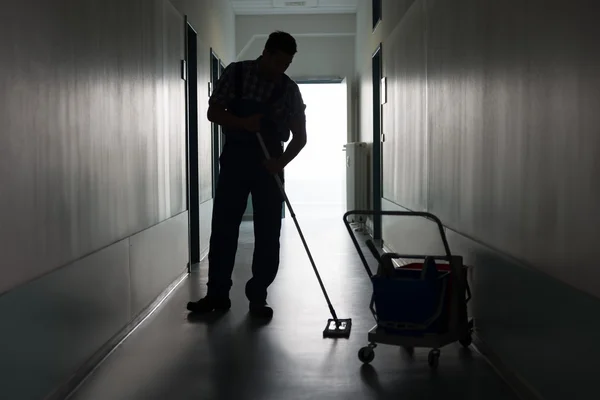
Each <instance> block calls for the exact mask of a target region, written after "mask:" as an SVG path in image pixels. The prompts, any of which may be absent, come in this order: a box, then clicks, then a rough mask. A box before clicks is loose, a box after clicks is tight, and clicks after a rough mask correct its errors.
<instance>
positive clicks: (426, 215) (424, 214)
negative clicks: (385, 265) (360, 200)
mask: <svg viewBox="0 0 600 400" xmlns="http://www.w3.org/2000/svg"><path fill="white" fill-rule="evenodd" d="M351 215H365V216H369V215H371V216H375V215H378V216H379V215H381V216H383V215H396V216H401V217H423V218H427V219H429V220H432V221H433V222H435V223H436V224H437V226H438V229H439V231H440V235H441V237H442V242H443V243H444V250H445V251H446V257H448V260H450V259H451V257H452V253H451V252H450V246H449V245H448V240H447V239H446V234H445V233H444V225H443V224H442V221H440V219H439V218H438V217H436V216H435V215H433V214H431V213H428V212H422V211H372V210H352V211H348V212H346V213H345V214H344V224H345V225H346V229H347V230H348V233H349V234H350V238H351V239H352V243H354V247H355V248H356V251H357V252H358V255H359V256H360V260H361V261H362V263H363V265H364V267H365V270H366V271H367V274H368V275H369V277H372V276H373V272H372V271H371V268H369V264H368V263H367V260H366V259H365V256H364V254H363V252H362V251H361V250H360V245H359V244H358V240H357V239H356V236H355V235H354V233H353V232H352V227H351V226H350V222H349V221H348V217H349V216H351ZM371 245H372V243H371ZM367 246H368V247H369V250H371V252H372V251H373V250H372V249H371V246H369V244H368V243H367Z"/></svg>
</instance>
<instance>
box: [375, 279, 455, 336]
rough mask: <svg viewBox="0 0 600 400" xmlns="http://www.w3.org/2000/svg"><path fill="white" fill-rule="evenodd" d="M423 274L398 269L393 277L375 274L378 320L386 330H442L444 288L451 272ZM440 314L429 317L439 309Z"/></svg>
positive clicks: (407, 332)
mask: <svg viewBox="0 0 600 400" xmlns="http://www.w3.org/2000/svg"><path fill="white" fill-rule="evenodd" d="M435 272H436V273H434V274H427V275H428V276H427V277H425V279H422V278H421V271H420V270H415V269H402V268H399V269H396V270H395V271H394V273H393V275H392V276H391V277H384V276H377V275H376V276H373V277H372V278H371V281H372V283H373V303H374V305H375V312H376V318H377V321H378V324H379V326H380V327H381V328H383V329H385V330H386V331H389V332H393V333H398V334H402V335H409V336H420V335H423V334H425V333H441V332H440V331H441V330H443V329H444V326H445V325H446V326H447V324H445V323H444V322H445V321H447V308H448V307H446V298H445V297H446V296H445V293H446V292H447V291H446V290H445V288H447V287H448V282H449V277H450V273H449V272H447V271H435ZM440 302H441V304H440ZM440 305H441V311H442V312H441V314H440V315H439V317H438V318H436V319H435V320H433V321H430V319H432V317H434V316H435V314H436V313H437V312H438V311H439V310H440ZM394 323H410V324H417V325H425V324H429V326H428V327H427V328H425V329H405V328H401V327H394Z"/></svg>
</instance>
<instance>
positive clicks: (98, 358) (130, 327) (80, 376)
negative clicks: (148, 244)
mask: <svg viewBox="0 0 600 400" xmlns="http://www.w3.org/2000/svg"><path fill="white" fill-rule="evenodd" d="M187 276H188V273H187V271H186V272H184V273H182V274H181V275H180V276H179V277H178V278H177V279H176V280H175V281H173V282H172V283H171V284H170V285H169V286H168V287H167V288H166V289H165V290H164V291H163V292H162V293H161V294H160V295H158V297H157V298H156V299H155V300H154V301H153V302H152V303H150V305H149V306H148V307H146V308H145V309H144V310H143V311H142V312H140V313H139V314H138V316H137V317H135V318H134V319H133V320H131V322H129V323H128V324H127V325H126V326H125V327H124V328H123V329H122V330H121V331H120V332H119V333H117V334H116V335H115V336H113V338H112V339H111V340H109V341H108V342H106V344H104V346H102V347H101V348H100V349H99V350H98V351H97V352H96V353H95V354H94V355H93V356H92V357H90V358H89V359H88V360H87V361H86V362H85V363H84V364H83V365H82V366H81V367H80V368H79V369H78V370H77V371H76V372H75V373H74V374H73V375H72V376H71V377H70V378H69V379H67V380H66V381H65V382H64V383H63V384H62V385H60V386H59V387H58V388H57V389H56V390H55V391H54V392H53V393H51V394H50V395H48V396H46V398H45V400H64V399H68V398H69V397H70V396H71V394H73V393H74V392H75V391H76V390H77V389H78V388H79V387H80V386H81V385H82V384H83V383H84V382H85V380H86V379H87V378H88V376H90V375H91V374H92V373H93V372H94V371H95V370H96V369H97V368H98V366H99V365H100V364H101V363H102V362H103V361H104V360H105V359H106V358H108V357H109V356H110V355H111V354H112V353H113V352H114V351H115V350H116V349H117V347H119V345H120V344H121V343H123V342H124V341H125V340H126V339H127V338H128V337H129V335H131V334H132V333H133V332H134V331H135V330H136V329H137V328H138V327H139V326H140V325H141V324H142V323H143V322H144V321H145V320H146V319H147V318H148V317H150V316H151V315H152V314H153V313H154V312H155V311H156V310H157V309H158V308H159V307H160V306H161V304H162V303H163V302H164V301H165V300H167V299H168V298H169V296H170V295H171V294H172V293H173V292H174V291H175V289H176V288H177V287H178V286H179V285H180V284H181V283H182V282H183V281H184V279H185V278H186V277H187Z"/></svg>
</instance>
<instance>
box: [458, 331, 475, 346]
mask: <svg viewBox="0 0 600 400" xmlns="http://www.w3.org/2000/svg"><path fill="white" fill-rule="evenodd" d="M459 343H460V344H461V345H462V346H463V347H469V346H470V345H471V343H473V337H472V336H471V334H470V333H469V334H468V335H467V336H465V337H464V338H462V339H460V340H459Z"/></svg>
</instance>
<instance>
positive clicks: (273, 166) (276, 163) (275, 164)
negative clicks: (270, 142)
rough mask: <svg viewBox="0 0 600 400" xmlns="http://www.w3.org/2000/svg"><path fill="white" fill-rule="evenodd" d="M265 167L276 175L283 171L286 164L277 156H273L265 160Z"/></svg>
mask: <svg viewBox="0 0 600 400" xmlns="http://www.w3.org/2000/svg"><path fill="white" fill-rule="evenodd" d="M265 168H267V171H269V173H271V174H273V175H275V174H278V173H280V172H281V171H283V169H284V168H285V165H284V164H283V163H282V162H281V161H280V160H278V159H276V158H271V159H270V160H265Z"/></svg>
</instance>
